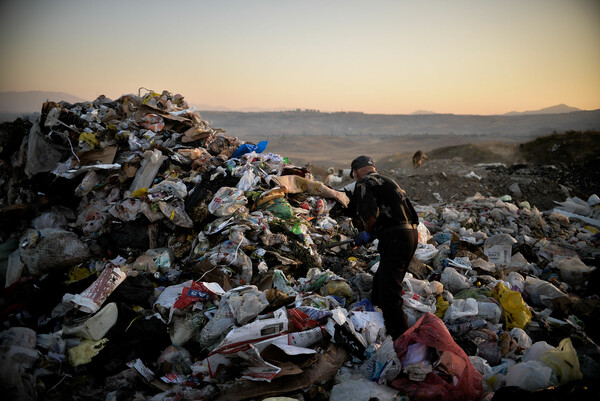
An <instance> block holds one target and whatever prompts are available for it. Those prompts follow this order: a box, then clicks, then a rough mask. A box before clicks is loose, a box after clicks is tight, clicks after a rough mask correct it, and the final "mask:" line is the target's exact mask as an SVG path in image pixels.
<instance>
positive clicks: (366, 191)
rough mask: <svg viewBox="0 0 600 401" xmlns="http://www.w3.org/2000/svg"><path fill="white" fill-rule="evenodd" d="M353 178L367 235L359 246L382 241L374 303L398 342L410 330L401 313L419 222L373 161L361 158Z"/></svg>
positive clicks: (354, 165) (358, 241) (397, 188)
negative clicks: (404, 281)
mask: <svg viewBox="0 0 600 401" xmlns="http://www.w3.org/2000/svg"><path fill="white" fill-rule="evenodd" d="M351 170H352V171H351V173H350V176H351V177H353V178H354V179H355V180H356V187H355V189H354V201H355V203H356V213H357V216H358V218H359V219H360V220H361V221H362V223H363V226H364V231H362V232H361V233H360V234H359V235H358V236H357V237H356V238H355V243H356V245H364V244H366V243H368V242H370V241H372V240H373V239H375V238H377V239H378V240H379V245H378V247H377V250H378V251H379V254H380V262H379V268H378V270H377V272H376V273H375V275H374V276H373V292H372V295H371V301H372V302H373V304H375V305H377V306H379V307H380V308H381V310H382V311H383V318H384V320H385V325H386V329H387V332H388V334H390V335H391V336H392V338H393V339H396V338H397V337H398V336H400V335H401V334H402V333H404V332H405V331H406V329H408V323H407V321H406V315H405V314H404V311H403V310H402V280H403V279H404V275H405V273H406V270H407V269H408V265H409V264H410V261H411V259H412V257H413V255H414V253H415V250H416V249H417V243H418V233H417V225H418V224H419V218H418V216H417V213H416V212H415V209H414V208H413V206H412V204H411V203H410V200H409V199H408V197H407V196H406V192H405V191H404V190H403V189H402V188H401V187H400V185H398V184H397V183H396V182H395V181H394V180H392V179H391V178H389V177H385V176H383V175H381V174H379V173H378V172H377V169H376V168H375V163H373V159H371V158H370V157H369V156H358V157H357V158H356V159H354V160H353V161H352V164H351Z"/></svg>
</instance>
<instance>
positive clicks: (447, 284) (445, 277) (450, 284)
mask: <svg viewBox="0 0 600 401" xmlns="http://www.w3.org/2000/svg"><path fill="white" fill-rule="evenodd" d="M440 282H441V283H442V284H443V285H444V288H446V289H447V290H448V291H450V292H451V293H452V294H456V293H457V292H459V291H461V290H466V289H468V288H471V285H470V284H469V282H468V281H467V278H466V277H465V276H463V275H462V274H460V273H459V272H457V271H456V270H455V269H454V268H452V267H447V268H445V269H444V271H443V272H442V276H441V277H440Z"/></svg>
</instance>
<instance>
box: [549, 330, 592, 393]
mask: <svg viewBox="0 0 600 401" xmlns="http://www.w3.org/2000/svg"><path fill="white" fill-rule="evenodd" d="M540 359H541V360H542V362H544V363H545V364H546V365H548V366H550V367H551V368H552V370H553V371H554V373H556V375H557V376H558V378H559V380H560V384H567V383H569V382H572V381H574V380H580V379H583V374H582V373H581V369H580V367H579V359H577V351H575V348H573V344H572V343H571V339H570V338H569V337H567V338H564V339H563V340H562V341H561V342H560V344H558V347H556V348H555V349H551V350H548V351H546V352H544V353H543V354H542V356H541V357H540Z"/></svg>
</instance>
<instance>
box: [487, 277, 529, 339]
mask: <svg viewBox="0 0 600 401" xmlns="http://www.w3.org/2000/svg"><path fill="white" fill-rule="evenodd" d="M492 296H493V297H494V299H496V300H497V301H499V302H500V305H502V309H503V310H504V318H505V320H506V330H511V329H513V328H515V327H518V328H520V329H524V328H525V326H527V325H528V324H529V322H530V321H531V311H530V310H529V306H527V304H526V303H525V301H523V297H522V296H521V293H520V292H518V291H512V290H509V289H508V288H506V286H505V285H504V284H502V283H498V284H496V286H495V287H494V290H493V291H492Z"/></svg>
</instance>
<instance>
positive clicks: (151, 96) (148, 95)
mask: <svg viewBox="0 0 600 401" xmlns="http://www.w3.org/2000/svg"><path fill="white" fill-rule="evenodd" d="M153 97H160V93H156V92H152V93H149V94H147V95H146V97H145V98H144V101H143V102H142V104H146V103H148V102H149V101H150V99H152V98H153Z"/></svg>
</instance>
